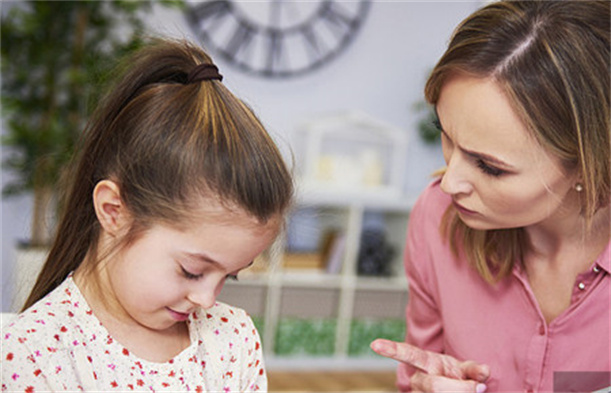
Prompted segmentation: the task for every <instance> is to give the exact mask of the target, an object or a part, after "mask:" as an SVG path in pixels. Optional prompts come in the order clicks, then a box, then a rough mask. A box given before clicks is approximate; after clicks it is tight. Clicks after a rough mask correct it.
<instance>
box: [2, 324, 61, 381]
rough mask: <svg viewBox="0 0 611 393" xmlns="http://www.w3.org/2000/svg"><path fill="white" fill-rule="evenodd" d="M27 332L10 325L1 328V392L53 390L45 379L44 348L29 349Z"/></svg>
mask: <svg viewBox="0 0 611 393" xmlns="http://www.w3.org/2000/svg"><path fill="white" fill-rule="evenodd" d="M28 344H29V342H28V336H27V334H20V331H19V329H12V328H11V326H9V327H7V329H3V330H2V359H1V360H0V369H1V370H2V391H3V392H40V391H53V390H54V389H53V388H52V386H50V385H49V382H48V380H47V376H46V372H48V370H46V367H45V366H44V364H42V363H45V362H44V359H45V356H44V352H45V349H42V348H39V349H36V350H33V349H30V348H29V346H28Z"/></svg>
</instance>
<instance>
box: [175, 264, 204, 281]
mask: <svg viewBox="0 0 611 393" xmlns="http://www.w3.org/2000/svg"><path fill="white" fill-rule="evenodd" d="M180 270H182V275H183V276H185V278H187V279H189V280H197V279H200V278H201V277H202V276H203V274H193V273H191V272H189V271H187V270H185V268H184V267H182V266H181V267H180Z"/></svg>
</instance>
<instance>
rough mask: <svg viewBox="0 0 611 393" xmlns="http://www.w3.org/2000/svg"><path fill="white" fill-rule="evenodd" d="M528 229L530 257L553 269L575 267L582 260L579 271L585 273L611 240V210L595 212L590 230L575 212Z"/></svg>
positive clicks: (604, 209) (581, 217) (607, 208)
mask: <svg viewBox="0 0 611 393" xmlns="http://www.w3.org/2000/svg"><path fill="white" fill-rule="evenodd" d="M525 229H526V233H527V234H528V237H529V240H530V244H531V249H530V252H529V254H530V255H532V256H535V258H536V259H538V260H541V261H548V262H549V263H550V264H552V265H553V264H558V263H565V264H574V262H577V261H580V260H581V263H580V265H581V268H580V271H583V270H585V269H587V267H589V266H590V265H591V264H592V262H594V260H595V259H596V257H597V256H598V255H600V253H601V252H602V251H603V250H604V249H605V247H606V246H607V244H608V243H609V240H610V239H611V215H610V209H609V207H608V206H607V207H605V208H602V209H600V210H599V211H598V212H596V214H595V215H594V216H593V217H592V220H591V222H590V224H589V226H588V224H587V223H586V220H585V218H584V217H583V216H582V215H581V214H580V213H578V212H575V213H573V214H565V215H563V216H560V217H555V218H551V219H549V220H546V221H545V222H543V223H540V224H537V225H533V226H530V227H526V228H525ZM563 256H565V257H563ZM571 256H573V257H571ZM567 257H568V258H567ZM571 261H573V262H571Z"/></svg>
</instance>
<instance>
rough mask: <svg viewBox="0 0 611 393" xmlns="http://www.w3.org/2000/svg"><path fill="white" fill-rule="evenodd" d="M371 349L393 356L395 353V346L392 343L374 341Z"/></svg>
mask: <svg viewBox="0 0 611 393" xmlns="http://www.w3.org/2000/svg"><path fill="white" fill-rule="evenodd" d="M371 349H373V350H374V351H375V352H377V353H378V354H380V355H382V356H393V355H394V354H395V351H394V348H393V347H392V346H391V345H388V344H385V343H381V342H378V341H374V342H373V343H372V344H371Z"/></svg>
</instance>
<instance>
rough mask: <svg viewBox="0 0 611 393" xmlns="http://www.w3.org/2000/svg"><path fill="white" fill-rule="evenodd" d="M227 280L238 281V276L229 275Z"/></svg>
mask: <svg viewBox="0 0 611 393" xmlns="http://www.w3.org/2000/svg"><path fill="white" fill-rule="evenodd" d="M227 278H228V279H230V280H232V281H238V275H237V274H228V275H227Z"/></svg>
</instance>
